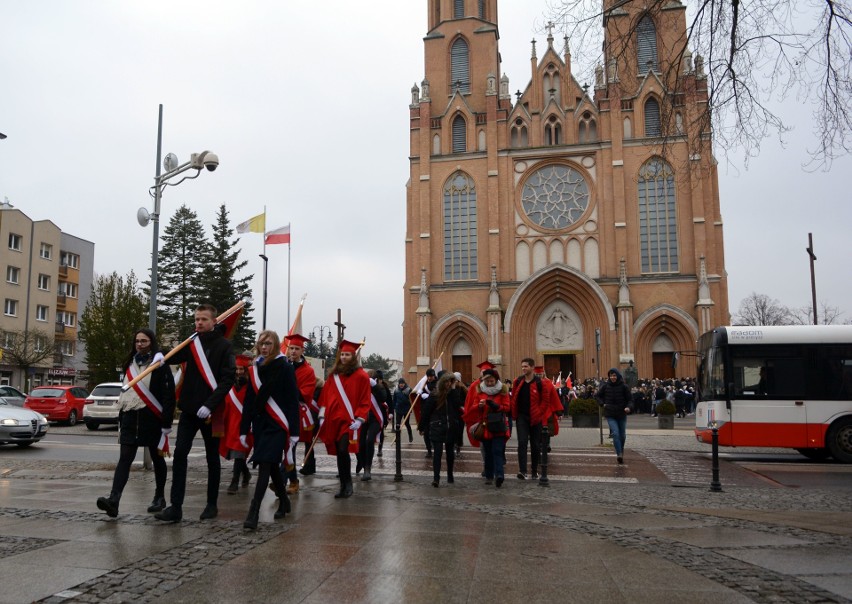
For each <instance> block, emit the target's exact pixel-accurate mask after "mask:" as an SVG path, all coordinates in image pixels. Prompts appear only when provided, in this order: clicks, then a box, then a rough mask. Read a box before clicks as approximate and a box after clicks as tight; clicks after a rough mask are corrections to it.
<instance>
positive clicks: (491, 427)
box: [485, 411, 506, 434]
mask: <svg viewBox="0 0 852 604" xmlns="http://www.w3.org/2000/svg"><path fill="white" fill-rule="evenodd" d="M485 423H486V428H488V431H489V432H491V434H502V433H503V432H505V431H506V414H505V413H503V412H502V411H496V412H493V413H489V414H488V415H486V416H485Z"/></svg>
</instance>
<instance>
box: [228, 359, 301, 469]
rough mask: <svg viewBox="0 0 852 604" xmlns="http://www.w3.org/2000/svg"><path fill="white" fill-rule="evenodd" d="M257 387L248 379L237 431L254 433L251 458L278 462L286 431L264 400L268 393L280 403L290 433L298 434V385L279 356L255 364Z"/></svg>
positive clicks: (283, 448)
mask: <svg viewBox="0 0 852 604" xmlns="http://www.w3.org/2000/svg"><path fill="white" fill-rule="evenodd" d="M258 376H259V377H260V383H261V386H260V391H258V392H255V390H254V387H253V384H252V383H251V380H249V385H248V387H247V388H246V397H245V401H244V402H243V419H242V422H241V423H240V434H248V432H249V427H251V431H252V433H253V434H254V454H253V455H252V460H253V461H255V462H258V463H279V462H280V461H281V458H282V457H283V456H284V451H285V450H286V449H287V446H288V444H289V443H288V442H287V437H288V434H287V433H286V432H285V431H284V428H282V427H281V425H280V424H279V423H278V422H276V421H275V420H274V419H273V418H272V415H271V414H270V411H269V408H268V407H267V405H266V403H267V401H268V400H269V397H270V396H271V397H272V398H273V399H275V402H276V403H278V406H279V407H281V411H283V412H284V415H285V417H286V418H287V423H288V424H289V425H290V434H291V435H292V436H298V435H299V388H298V387H297V386H296V372H295V371H294V370H293V365H291V364H290V362H289V361H288V360H287V359H286V358H285V357H283V356H280V357H278V358H276V359H274V360H273V361H272V362H271V363H269V364H268V365H261V366H259V367H258Z"/></svg>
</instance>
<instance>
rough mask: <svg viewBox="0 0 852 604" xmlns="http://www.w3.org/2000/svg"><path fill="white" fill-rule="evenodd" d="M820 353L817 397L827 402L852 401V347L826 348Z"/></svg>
mask: <svg viewBox="0 0 852 604" xmlns="http://www.w3.org/2000/svg"><path fill="white" fill-rule="evenodd" d="M820 353H821V354H820V357H819V361H818V363H819V372H818V375H819V378H820V380H819V381H820V382H822V384H821V386H822V388H820V390H819V395H820V396H821V397H822V398H825V399H828V400H842V401H849V400H852V346H826V347H824V348H823V349H822V350H821V351H820Z"/></svg>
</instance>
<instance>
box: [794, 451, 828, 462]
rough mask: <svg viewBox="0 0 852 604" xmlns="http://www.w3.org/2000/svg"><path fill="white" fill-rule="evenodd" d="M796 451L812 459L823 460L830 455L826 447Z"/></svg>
mask: <svg viewBox="0 0 852 604" xmlns="http://www.w3.org/2000/svg"><path fill="white" fill-rule="evenodd" d="M796 451H798V452H799V453H801V454H802V455H804V456H805V457H807V458H808V459H813V460H814V461H825V460H826V459H828V458H829V457H831V451H829V450H828V449H796Z"/></svg>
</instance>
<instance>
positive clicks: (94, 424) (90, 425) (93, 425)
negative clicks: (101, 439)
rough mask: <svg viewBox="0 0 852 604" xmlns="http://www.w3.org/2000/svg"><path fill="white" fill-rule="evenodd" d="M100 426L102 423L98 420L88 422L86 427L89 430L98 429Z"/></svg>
mask: <svg viewBox="0 0 852 604" xmlns="http://www.w3.org/2000/svg"><path fill="white" fill-rule="evenodd" d="M98 426H100V424H99V423H98V422H86V427H87V428H88V429H89V430H97V429H98Z"/></svg>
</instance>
